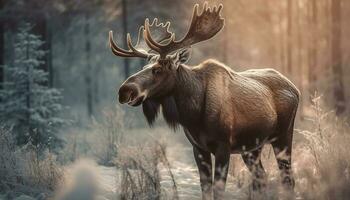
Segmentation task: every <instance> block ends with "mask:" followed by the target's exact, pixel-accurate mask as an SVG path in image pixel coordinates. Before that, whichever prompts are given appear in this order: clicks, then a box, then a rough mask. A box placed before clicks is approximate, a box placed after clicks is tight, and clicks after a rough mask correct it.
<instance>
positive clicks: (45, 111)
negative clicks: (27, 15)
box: [0, 23, 66, 150]
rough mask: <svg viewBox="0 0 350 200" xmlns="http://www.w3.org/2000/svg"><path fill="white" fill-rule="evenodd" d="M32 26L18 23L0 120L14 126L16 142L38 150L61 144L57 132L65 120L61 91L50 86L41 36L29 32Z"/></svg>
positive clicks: (3, 91)
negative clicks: (44, 64) (30, 145)
mask: <svg viewBox="0 0 350 200" xmlns="http://www.w3.org/2000/svg"><path fill="white" fill-rule="evenodd" d="M31 29H32V27H31V25H30V24H28V23H24V24H22V25H21V26H20V28H19V30H18V33H17V35H16V41H15V44H14V50H15V58H14V62H13V66H9V67H8V68H7V69H6V70H7V72H6V73H7V76H8V78H7V79H8V81H7V82H6V83H5V85H4V89H2V90H1V91H0V98H1V99H2V103H1V104H0V120H1V121H3V122H5V123H6V124H8V125H11V126H13V129H14V132H15V133H16V134H17V135H16V138H17V143H18V145H24V144H28V143H31V144H32V145H34V146H36V147H37V149H39V150H44V149H47V148H49V149H55V148H57V147H58V146H60V145H61V140H60V139H59V138H58V137H57V132H58V130H59V128H60V127H62V125H64V124H66V120H64V119H63V118H60V117H59V114H60V113H61V111H62V110H63V109H64V107H63V106H62V105H61V103H60V102H61V100H62V95H61V92H60V90H58V89H56V88H49V87H48V86H47V85H48V84H47V82H48V73H47V72H45V71H44V70H43V69H40V66H42V64H43V63H44V61H43V57H44V55H45V53H46V52H45V51H43V50H42V45H43V44H44V42H43V41H41V39H40V37H39V36H37V35H34V34H32V33H31Z"/></svg>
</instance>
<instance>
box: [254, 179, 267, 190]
mask: <svg viewBox="0 0 350 200" xmlns="http://www.w3.org/2000/svg"><path fill="white" fill-rule="evenodd" d="M251 188H252V189H253V191H256V192H261V191H262V190H264V188H266V183H265V181H258V180H254V181H253V182H252V184H251Z"/></svg>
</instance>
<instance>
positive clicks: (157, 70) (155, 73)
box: [152, 68, 162, 75]
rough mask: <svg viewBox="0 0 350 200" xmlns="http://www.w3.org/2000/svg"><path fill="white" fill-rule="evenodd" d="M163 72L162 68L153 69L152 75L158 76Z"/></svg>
mask: <svg viewBox="0 0 350 200" xmlns="http://www.w3.org/2000/svg"><path fill="white" fill-rule="evenodd" d="M161 72H162V70H161V69H160V68H153V69H152V74H153V75H158V74H160V73H161Z"/></svg>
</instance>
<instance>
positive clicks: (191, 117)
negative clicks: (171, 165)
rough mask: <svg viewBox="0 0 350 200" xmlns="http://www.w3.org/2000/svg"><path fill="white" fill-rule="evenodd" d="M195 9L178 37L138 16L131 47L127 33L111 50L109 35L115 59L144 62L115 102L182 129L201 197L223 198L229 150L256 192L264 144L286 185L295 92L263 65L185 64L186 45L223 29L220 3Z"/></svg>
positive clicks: (290, 178)
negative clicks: (239, 67)
mask: <svg viewBox="0 0 350 200" xmlns="http://www.w3.org/2000/svg"><path fill="white" fill-rule="evenodd" d="M198 7H199V5H198V4H196V5H195V6H194V9H193V15H192V21H191V24H190V27H189V29H188V32H187V33H186V34H185V36H184V37H183V38H182V39H180V40H176V39H175V33H173V32H171V31H169V27H170V22H167V23H159V22H158V19H155V20H153V22H152V23H150V21H149V19H146V20H145V23H144V26H141V27H140V29H139V34H138V40H137V43H136V45H134V44H133V42H132V41H131V37H130V34H127V45H128V49H127V50H126V49H123V48H120V47H118V46H117V44H116V43H115V42H114V39H113V32H112V31H110V32H109V43H110V47H111V50H112V52H113V53H114V54H115V55H116V56H120V57H139V58H144V59H146V60H147V62H148V64H147V65H145V66H144V67H143V69H142V70H140V71H139V72H137V73H136V74H134V75H132V76H130V77H129V78H128V79H127V80H126V81H125V82H124V83H123V84H122V85H121V87H120V88H119V91H118V94H119V102H120V103H121V104H124V103H127V104H128V105H130V106H139V105H141V104H142V109H143V113H144V115H145V118H146V120H147V122H148V124H149V125H150V126H152V125H153V123H154V121H155V119H156V118H157V116H158V114H159V113H160V112H162V115H163V118H164V120H165V121H166V123H167V124H168V125H169V126H170V127H171V128H173V129H176V128H177V127H178V126H181V127H182V128H183V129H184V133H185V135H186V137H187V138H188V140H189V141H190V143H191V144H192V146H193V153H194V158H195V162H196V164H197V166H198V170H199V177H200V185H201V189H202V198H203V199H212V198H213V197H214V199H222V198H223V193H224V191H225V184H226V179H227V174H228V166H229V160H230V155H231V154H241V156H242V159H243V161H244V163H245V164H246V166H247V167H248V169H249V170H250V171H251V173H252V176H253V181H252V188H253V190H257V191H260V190H261V188H263V187H264V185H265V184H264V183H265V181H266V180H265V179H266V173H265V171H264V168H263V165H262V162H261V158H260V157H261V151H262V147H263V146H264V145H265V144H271V145H272V147H273V151H274V154H275V157H276V160H277V163H278V167H279V170H280V171H281V180H282V183H283V185H284V186H286V188H288V189H290V190H293V188H294V184H295V183H294V179H293V175H292V170H291V153H292V138H293V126H294V119H295V116H296V112H297V107H298V104H299V96H300V92H299V91H298V89H297V88H296V86H294V85H293V83H292V82H291V81H290V80H288V79H287V78H286V77H285V76H283V75H282V74H281V73H279V72H278V71H276V70H274V69H270V68H268V69H252V70H247V71H242V72H236V71H234V70H233V69H231V68H230V67H228V66H226V65H224V64H222V63H220V62H218V61H216V60H213V59H209V60H207V61H204V62H202V63H200V64H199V65H197V66H187V65H185V63H186V62H187V61H188V60H189V58H190V49H191V47H192V46H193V45H195V44H197V43H199V42H202V41H206V40H209V39H211V38H212V37H214V36H215V35H216V34H217V33H218V32H219V31H220V30H221V29H222V28H223V27H224V19H223V18H222V17H221V15H220V12H221V10H222V9H223V6H222V5H221V4H220V5H219V6H214V7H213V8H211V7H209V6H208V5H207V3H205V4H204V6H203V10H202V11H201V12H200V13H199V12H198ZM155 33H156V34H155ZM142 37H143V40H142V41H141V38H142ZM147 46H148V47H147ZM147 48H148V49H147ZM213 48H220V47H213ZM212 155H213V157H214V158H215V159H213V161H212Z"/></svg>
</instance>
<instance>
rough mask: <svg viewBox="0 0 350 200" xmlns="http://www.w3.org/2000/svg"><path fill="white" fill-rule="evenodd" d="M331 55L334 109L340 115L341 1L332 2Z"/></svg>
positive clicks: (342, 89) (343, 102)
mask: <svg viewBox="0 0 350 200" xmlns="http://www.w3.org/2000/svg"><path fill="white" fill-rule="evenodd" d="M331 12H332V14H331V15H332V46H331V48H332V53H331V56H332V57H331V65H332V66H331V67H332V71H333V78H334V79H333V81H334V83H333V84H334V86H333V93H334V100H335V109H336V113H337V114H342V113H343V112H344V111H345V109H346V106H345V94H344V84H343V77H342V75H343V69H342V67H343V66H342V48H341V42H342V40H341V37H342V34H341V31H342V28H341V22H342V19H341V0H332V5H331Z"/></svg>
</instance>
